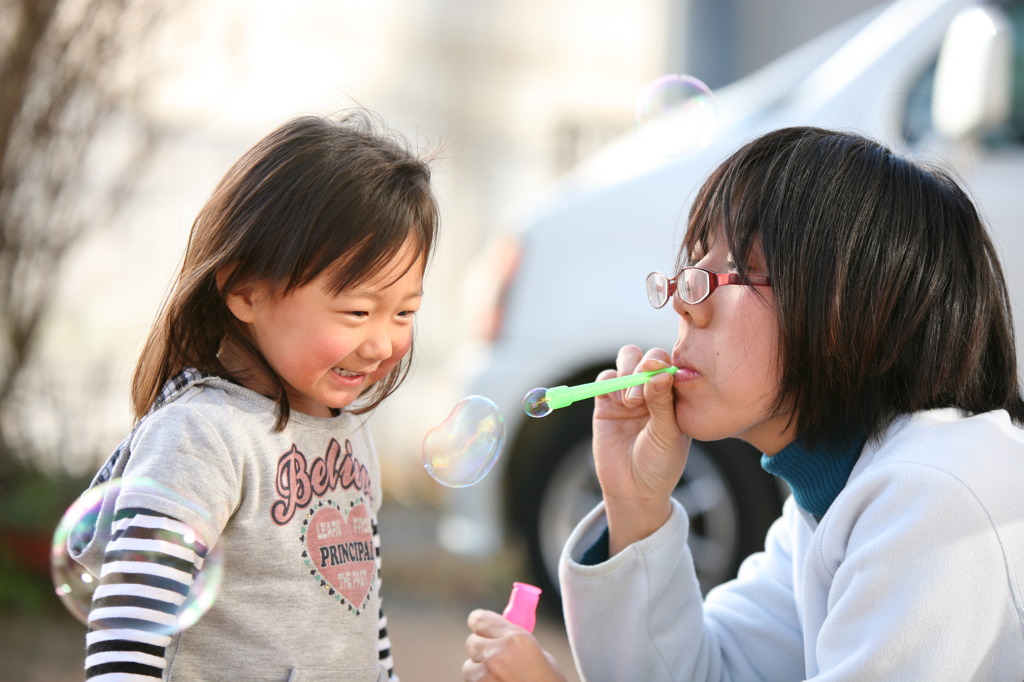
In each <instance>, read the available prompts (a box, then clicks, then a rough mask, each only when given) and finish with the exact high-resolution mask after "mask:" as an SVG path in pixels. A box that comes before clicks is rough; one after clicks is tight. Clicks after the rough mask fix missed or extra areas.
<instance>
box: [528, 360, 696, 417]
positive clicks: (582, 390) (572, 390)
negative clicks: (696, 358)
mask: <svg viewBox="0 0 1024 682" xmlns="http://www.w3.org/2000/svg"><path fill="white" fill-rule="evenodd" d="M676 369H677V368H676V367H672V366H669V367H662V368H661V369H652V370H650V371H649V372H639V373H637V374H629V375H626V376H622V377H615V378H614V379H605V380H604V381H592V382H590V383H589V384H580V385H579V386H555V387H554V388H549V389H547V393H546V394H545V397H546V398H547V402H548V405H549V406H550V407H551V409H552V410H557V409H558V408H560V407H567V406H569V405H572V404H573V403H574V402H576V401H578V400H586V399H587V398H595V397H597V396H599V395H604V394H606V393H613V392H615V391H621V390H622V389H624V388H630V387H632V386H640V385H641V384H646V383H647V382H648V381H650V380H651V377H654V376H657V375H659V374H675V373H676Z"/></svg>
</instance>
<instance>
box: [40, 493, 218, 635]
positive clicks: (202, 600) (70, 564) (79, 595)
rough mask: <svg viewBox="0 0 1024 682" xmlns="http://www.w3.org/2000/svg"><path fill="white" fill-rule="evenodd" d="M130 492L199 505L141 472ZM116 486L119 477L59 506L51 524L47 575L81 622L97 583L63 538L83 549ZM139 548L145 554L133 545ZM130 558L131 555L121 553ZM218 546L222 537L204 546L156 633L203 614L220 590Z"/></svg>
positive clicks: (190, 622) (173, 629) (189, 539)
mask: <svg viewBox="0 0 1024 682" xmlns="http://www.w3.org/2000/svg"><path fill="white" fill-rule="evenodd" d="M130 484H131V490H132V492H143V493H145V494H149V495H156V496H159V497H161V498H163V499H171V500H174V501H176V502H177V503H179V504H186V505H187V506H188V507H189V508H191V509H199V508H200V507H199V505H198V504H196V503H194V502H191V503H189V502H188V501H187V500H185V498H184V497H183V496H181V495H180V494H178V493H174V492H171V491H170V490H169V489H167V488H166V487H164V486H162V485H160V484H159V483H156V482H155V481H151V480H149V479H145V478H132V479H131V480H130ZM122 487H127V486H126V485H124V482H123V480H122V479H120V478H115V479H112V480H110V481H107V482H105V483H102V484H99V485H96V486H94V487H92V488H90V489H89V490H87V491H86V492H85V493H83V494H82V495H81V496H80V497H79V498H78V499H77V500H76V501H75V502H74V503H73V504H72V505H71V506H70V507H68V510H67V511H66V512H64V516H63V517H62V518H61V520H60V523H58V524H57V529H56V531H54V534H53V544H52V546H51V548H50V575H51V577H52V578H53V585H54V590H55V592H56V594H57V597H59V598H60V600H61V602H62V603H63V604H64V606H65V607H66V608H67V609H68V611H70V612H71V614H72V615H73V616H74V617H75V618H77V619H78V620H79V621H81V622H82V623H84V624H88V619H89V611H90V608H91V606H92V598H93V594H94V593H95V592H96V589H97V588H98V587H99V582H100V579H99V576H96V575H93V574H92V573H90V572H89V570H88V569H87V568H85V566H83V565H81V564H79V563H78V562H77V561H75V559H74V558H73V557H72V555H71V552H70V551H69V549H68V544H69V542H70V543H72V544H73V545H74V546H75V547H76V548H78V549H83V548H84V547H85V545H86V544H87V543H88V541H89V540H90V539H91V538H92V536H93V530H94V529H95V527H96V521H97V519H98V518H99V515H100V511H101V509H103V507H104V501H106V505H107V507H108V508H107V511H110V510H112V505H113V503H114V500H115V499H116V497H117V495H118V494H120V492H121V489H122ZM155 532H156V533H158V534H159V533H173V531H163V530H161V531H155ZM184 539H185V541H186V542H188V543H192V542H194V541H195V536H194V535H191V536H186V537H185V538H184ZM138 551H139V553H140V554H145V552H143V551H142V550H138ZM124 560H125V561H131V560H132V559H131V557H127V558H125V559H124ZM223 565H224V551H223V546H222V543H218V544H217V545H216V546H215V547H214V548H213V549H212V550H210V551H209V552H207V554H206V559H205V561H204V563H203V568H202V570H201V571H200V572H199V574H198V575H197V576H196V577H195V580H194V582H193V583H192V588H191V589H190V590H189V593H188V596H187V597H185V599H184V601H183V602H182V604H181V606H180V608H179V609H178V612H177V614H175V615H171V616H168V617H167V620H166V621H165V622H164V624H163V625H164V627H163V630H162V634H173V633H174V632H178V631H181V630H184V629H186V628H189V627H191V626H192V625H195V624H196V622H197V621H198V620H199V619H200V618H201V617H202V616H203V614H205V613H206V612H207V611H208V610H209V609H210V607H211V606H212V605H213V602H214V601H215V600H216V597H217V594H218V593H219V591H220V585H221V579H222V576H223Z"/></svg>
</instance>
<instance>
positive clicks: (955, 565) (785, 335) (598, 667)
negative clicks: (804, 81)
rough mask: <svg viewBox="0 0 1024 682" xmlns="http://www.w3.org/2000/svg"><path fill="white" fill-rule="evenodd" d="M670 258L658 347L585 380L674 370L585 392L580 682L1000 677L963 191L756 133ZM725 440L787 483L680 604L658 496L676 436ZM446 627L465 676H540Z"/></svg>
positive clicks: (1000, 335)
mask: <svg viewBox="0 0 1024 682" xmlns="http://www.w3.org/2000/svg"><path fill="white" fill-rule="evenodd" d="M676 272H677V274H676V275H675V277H672V278H671V279H670V278H668V277H665V276H664V275H660V274H658V273H653V274H652V275H651V276H649V278H648V295H649V297H650V299H651V303H652V304H654V305H655V306H656V307H661V306H663V305H665V304H666V303H668V302H669V301H671V303H672V306H673V308H674V309H675V312H676V314H677V315H678V316H679V332H678V338H677V340H676V343H675V345H674V346H673V348H672V351H671V353H669V352H667V351H665V350H661V349H652V350H650V351H648V352H646V353H642V352H641V350H640V349H639V348H636V347H631V346H628V347H625V348H623V349H622V350H621V351H620V352H619V356H618V359H617V368H616V370H614V371H613V370H607V371H606V372H604V373H602V375H601V377H600V378H610V377H612V376H615V375H617V374H629V373H633V372H635V371H642V370H648V369H655V368H657V367H663V366H665V365H666V364H672V365H675V366H676V367H678V368H679V369H678V371H677V372H676V373H675V375H674V376H670V375H660V376H658V377H656V378H655V379H654V380H652V381H651V382H649V383H648V384H646V385H645V386H642V387H637V388H634V389H630V390H629V391H627V392H624V394H613V395H610V396H604V397H601V398H598V399H597V400H596V403H595V411H594V457H595V462H596V465H597V474H598V478H599V480H600V483H601V487H602V493H603V502H602V504H601V505H600V506H599V507H598V508H597V509H595V510H594V511H593V512H591V514H589V515H588V516H587V517H586V518H585V519H584V520H583V521H582V522H581V523H580V525H579V526H578V527H577V528H576V530H575V531H574V532H573V534H572V536H571V537H570V539H569V541H568V543H567V546H566V549H565V552H564V553H563V557H562V566H561V583H562V591H563V600H564V608H565V616H566V625H567V628H568V632H569V637H570V642H571V644H572V646H573V650H574V655H575V658H576V661H577V665H578V667H579V668H580V672H581V674H582V676H583V677H584V678H585V679H586V680H588V681H589V682H594V681H596V680H692V679H697V680H704V679H709V680H710V679H742V680H747V679H768V680H782V679H822V680H824V679H830V680H832V679H850V680H880V679H915V680H920V679H929V680H940V679H941V680H946V679H948V680H965V679H985V680H1002V679H1006V680H1020V679H1021V677H1022V665H1024V495H1021V494H1020V482H1021V481H1024V431H1022V430H1021V428H1020V424H1021V422H1022V421H1024V400H1022V398H1021V394H1020V389H1019V386H1018V381H1017V368H1016V359H1015V355H1014V344H1013V331H1012V324H1011V321H1010V312H1009V303H1008V296H1007V293H1006V287H1005V284H1004V281H1003V276H1002V272H1001V269H1000V266H999V263H998V260H997V257H996V253H995V249H994V247H993V245H992V242H991V241H990V239H989V237H988V236H987V234H986V232H985V228H984V226H983V224H982V222H981V220H980V219H979V217H978V214H977V212H976V210H975V208H974V206H973V205H972V203H971V201H970V199H969V198H968V197H967V196H966V194H965V193H964V192H963V190H961V189H960V188H959V187H958V185H957V183H956V182H955V181H954V180H953V179H952V178H951V177H950V176H949V175H948V174H946V173H944V172H943V171H941V170H939V169H937V168H930V167H925V166H923V165H920V164H916V163H914V162H911V161H909V160H907V159H904V158H901V157H899V156H897V155H896V154H894V153H892V152H891V151H890V150H888V149H886V148H885V147H883V146H881V145H879V144H877V143H876V142H873V141H870V140H867V139H864V138H862V137H860V136H857V135H852V134H847V133H842V132H835V131H829V130H822V129H817V128H806V127H801V128H788V129H783V130H779V131H775V132H772V133H768V134H766V135H764V136H762V137H760V138H758V139H756V140H754V141H752V142H750V143H749V144H747V145H746V146H744V147H742V148H741V149H740V150H738V151H737V152H736V153H734V154H733V155H732V156H731V157H730V158H729V159H727V160H726V161H725V162H724V163H723V164H722V165H721V166H720V167H719V168H717V169H716V170H715V171H714V172H713V173H712V175H711V176H710V178H709V179H708V180H707V181H706V182H705V184H704V186H703V187H702V188H701V191H700V192H699V194H698V196H697V199H696V202H695V204H694V207H693V209H692V211H691V215H690V221H689V227H688V231H687V234H686V237H685V239H684V243H683V245H682V248H681V250H680V254H679V259H678V263H677V269H676ZM727 285H736V286H727ZM719 289H721V290H719ZM725 437H737V438H741V439H744V440H746V441H747V442H749V443H751V444H753V445H755V446H756V447H758V448H759V449H760V450H761V451H762V452H763V453H765V454H764V456H763V458H762V465H763V467H764V468H765V469H766V470H767V471H768V472H769V473H771V474H773V475H776V476H780V477H782V478H783V479H784V480H785V481H786V482H787V483H788V484H789V486H790V488H791V489H792V490H793V495H792V497H791V498H790V499H789V500H787V502H786V504H785V506H784V510H783V515H782V517H781V518H780V519H779V520H777V521H776V522H775V524H774V525H773V526H772V528H771V530H770V531H769V533H768V537H767V540H766V546H765V551H764V552H762V553H759V554H756V555H754V556H752V557H750V558H748V559H747V561H746V562H745V563H744V564H743V566H742V567H741V568H740V571H739V575H738V577H737V578H736V579H735V580H733V581H731V582H728V583H726V584H724V585H721V586H719V587H718V588H716V589H714V590H712V591H711V592H710V593H709V594H708V595H707V597H706V599H704V598H702V596H701V593H700V589H699V586H698V583H697V580H696V577H695V574H694V569H693V559H692V556H691V555H690V552H689V549H688V548H687V533H688V529H689V522H688V519H687V517H686V513H685V511H684V510H683V508H682V507H681V506H680V505H679V504H678V503H676V502H675V501H673V500H672V497H671V493H672V490H673V488H674V487H675V484H676V482H677V481H678V479H679V476H680V475H681V474H682V472H683V470H684V468H685V465H686V454H687V450H688V448H689V443H690V439H691V438H698V439H700V440H715V439H720V438H725ZM470 624H471V628H472V629H473V630H474V635H471V637H470V639H469V640H468V641H467V648H468V650H469V653H470V659H469V660H468V661H467V664H466V666H465V667H464V671H465V675H466V679H472V680H477V679H532V680H543V679H558V677H557V676H556V675H557V673H556V672H555V671H554V669H553V668H552V666H550V665H549V666H547V670H546V671H544V672H540V670H541V669H542V668H543V667H544V666H543V665H542V661H541V659H539V658H537V659H532V658H529V657H526V656H521V657H520V660H537V662H538V665H537V667H536V669H535V670H532V671H529V672H526V671H525V670H524V668H523V667H520V670H521V671H523V672H524V673H525V674H526V675H528V677H522V678H516V677H510V676H506V677H502V678H496V677H490V678H488V677H487V676H486V675H487V674H489V673H488V672H487V671H488V670H489V669H494V668H495V667H496V664H498V663H500V662H502V660H503V657H504V656H506V655H507V652H508V650H509V649H510V647H508V646H506V645H504V644H503V642H508V641H512V640H516V641H518V642H519V645H518V646H519V647H520V648H522V647H523V644H522V639H523V636H522V635H521V634H520V633H516V632H514V631H512V630H508V629H506V628H504V627H502V626H500V625H498V624H496V621H495V620H494V618H493V617H492V614H487V613H484V612H474V614H473V615H471V617H470ZM538 648H539V647H538ZM545 676H547V677H545Z"/></svg>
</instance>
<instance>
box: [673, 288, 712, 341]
mask: <svg viewBox="0 0 1024 682" xmlns="http://www.w3.org/2000/svg"><path fill="white" fill-rule="evenodd" d="M711 299H712V297H711V296H708V297H707V298H705V299H704V300H703V301H701V302H700V303H686V302H685V301H683V300H682V299H680V298H679V297H678V296H673V297H672V308H673V310H675V311H676V314H677V315H679V325H680V333H681V332H682V327H683V325H685V324H693V325H695V326H697V327H705V326H707V324H708V322H709V321H710V320H711V314H712V312H713V310H714V304H713V303H712V302H711Z"/></svg>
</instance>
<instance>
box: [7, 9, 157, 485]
mask: <svg viewBox="0 0 1024 682" xmlns="http://www.w3.org/2000/svg"><path fill="white" fill-rule="evenodd" d="M166 7H167V5H166V4H165V0H4V2H2V3H0V492H2V491H3V488H4V486H3V483H4V481H5V480H6V479H9V478H10V477H11V476H13V475H15V473H16V472H17V471H18V470H19V469H20V468H21V465H22V464H23V463H25V462H28V461H30V460H31V459H32V458H33V456H34V455H35V454H36V453H35V452H34V446H33V443H32V442H31V439H30V438H28V437H27V435H26V433H27V432H26V431H25V429H24V428H22V427H23V423H22V422H23V420H24V412H23V410H22V409H21V407H22V405H23V402H24V398H25V396H26V395H29V394H30V392H31V391H32V390H33V387H32V386H31V385H30V384H31V383H32V382H31V381H30V380H28V378H29V377H30V376H31V371H30V370H31V368H32V361H33V352H34V350H35V349H37V348H38V345H39V341H40V332H41V329H42V323H43V322H44V320H45V317H46V314H47V312H48V310H49V307H50V305H51V303H52V301H53V297H54V293H55V291H56V289H57V286H56V284H57V280H58V277H59V273H60V269H61V266H62V263H63V261H64V259H65V256H66V255H67V253H68V251H69V249H70V248H71V247H72V246H74V245H75V243H76V242H77V241H78V240H79V239H80V238H81V237H82V235H83V234H85V233H87V232H88V231H90V230H93V229H96V228H97V227H98V226H101V225H104V224H109V223H110V221H111V218H112V217H113V215H114V214H115V213H116V211H117V209H118V208H119V207H120V206H121V205H122V204H123V202H124V200H125V197H126V193H127V191H128V190H129V189H130V187H131V184H132V182H133V180H134V179H135V178H137V177H138V175H139V173H140V171H141V165H142V164H143V163H144V161H145V159H146V157H147V152H148V151H149V150H150V148H151V146H152V144H153V143H154V141H155V139H156V130H155V129H154V128H153V126H152V125H151V124H150V123H149V122H148V121H147V120H146V118H145V117H143V116H141V115H138V113H137V112H138V109H137V108H136V107H135V106H134V104H135V103H136V102H138V101H139V98H140V97H141V95H142V94H143V90H144V88H145V87H147V86H148V84H149V82H150V80H149V79H147V78H145V76H146V69H147V67H149V66H151V64H150V63H149V58H148V56H147V52H146V50H147V49H148V47H150V42H151V39H152V37H153V35H154V29H155V27H156V26H157V19H158V18H159V17H160V16H161V15H162V13H163V11H164V9H166Z"/></svg>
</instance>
